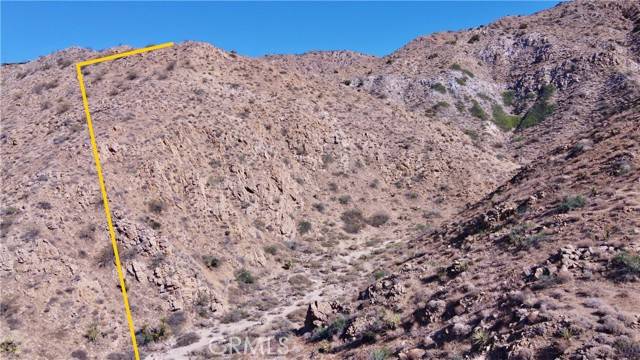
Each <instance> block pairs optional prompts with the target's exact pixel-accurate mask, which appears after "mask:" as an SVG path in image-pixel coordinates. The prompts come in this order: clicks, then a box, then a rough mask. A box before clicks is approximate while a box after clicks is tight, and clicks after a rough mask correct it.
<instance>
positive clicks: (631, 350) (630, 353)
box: [613, 337, 640, 359]
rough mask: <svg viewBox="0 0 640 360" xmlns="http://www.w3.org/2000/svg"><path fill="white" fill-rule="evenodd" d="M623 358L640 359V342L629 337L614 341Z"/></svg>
mask: <svg viewBox="0 0 640 360" xmlns="http://www.w3.org/2000/svg"><path fill="white" fill-rule="evenodd" d="M613 347H614V348H615V349H616V351H617V352H618V354H619V355H620V356H621V358H624V359H640V342H638V341H634V340H632V339H630V338H627V337H621V338H619V339H617V340H616V341H615V342H614V343H613Z"/></svg>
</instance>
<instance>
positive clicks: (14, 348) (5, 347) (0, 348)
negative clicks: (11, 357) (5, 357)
mask: <svg viewBox="0 0 640 360" xmlns="http://www.w3.org/2000/svg"><path fill="white" fill-rule="evenodd" d="M0 352H3V353H5V354H15V353H17V352H18V344H16V342H15V341H13V340H5V341H3V342H1V343H0Z"/></svg>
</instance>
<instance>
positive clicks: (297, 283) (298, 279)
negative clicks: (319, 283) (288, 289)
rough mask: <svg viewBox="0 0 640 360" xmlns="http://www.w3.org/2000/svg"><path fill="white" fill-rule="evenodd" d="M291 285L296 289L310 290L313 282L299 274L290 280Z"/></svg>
mask: <svg viewBox="0 0 640 360" xmlns="http://www.w3.org/2000/svg"><path fill="white" fill-rule="evenodd" d="M289 284H291V286H293V287H296V288H308V287H309V286H311V285H313V282H312V281H311V280H309V278H308V277H306V276H304V275H302V274H297V275H293V276H291V277H290V278H289Z"/></svg>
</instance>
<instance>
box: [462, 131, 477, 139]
mask: <svg viewBox="0 0 640 360" xmlns="http://www.w3.org/2000/svg"><path fill="white" fill-rule="evenodd" d="M462 132H463V133H465V134H466V135H467V136H468V137H469V138H471V140H473V141H477V140H478V139H480V135H478V133H477V132H476V131H475V130H473V129H464V130H462Z"/></svg>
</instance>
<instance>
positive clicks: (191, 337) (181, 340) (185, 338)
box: [174, 332, 200, 348]
mask: <svg viewBox="0 0 640 360" xmlns="http://www.w3.org/2000/svg"><path fill="white" fill-rule="evenodd" d="M198 340H200V335H198V334H196V333H194V332H190V333H186V334H184V335H182V336H180V337H178V338H177V339H176V344H175V346H174V348H179V347H184V346H189V345H191V344H195V343H197V342H198Z"/></svg>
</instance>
